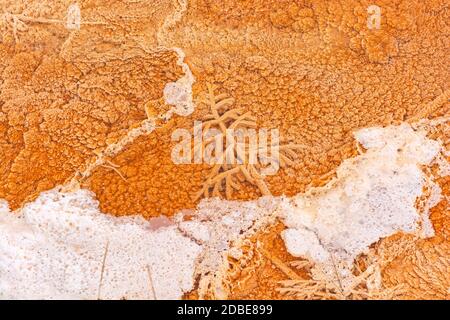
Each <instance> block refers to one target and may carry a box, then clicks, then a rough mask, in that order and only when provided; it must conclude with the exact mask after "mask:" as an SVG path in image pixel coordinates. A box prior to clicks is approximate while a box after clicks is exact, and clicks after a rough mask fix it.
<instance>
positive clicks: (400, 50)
mask: <svg viewBox="0 0 450 320" xmlns="http://www.w3.org/2000/svg"><path fill="white" fill-rule="evenodd" d="M71 4H72V1H66V0H45V1H38V0H33V1H28V0H27V1H25V0H23V1H18V0H11V1H9V0H0V12H2V15H0V198H2V199H5V200H7V201H8V202H9V205H10V207H11V208H12V209H18V208H20V207H21V206H23V205H24V204H25V203H27V202H29V201H33V200H34V199H35V198H36V197H37V196H38V195H39V194H40V193H41V192H43V191H46V190H49V189H52V188H54V187H56V186H58V185H69V184H70V185H71V187H73V186H74V185H75V186H78V187H82V188H86V189H89V190H92V191H93V192H94V193H95V195H96V197H97V199H98V200H99V202H100V209H101V211H102V212H108V213H112V214H114V215H118V216H122V215H132V214H139V215H142V216H144V217H145V218H151V217H158V216H161V215H164V216H173V215H175V214H176V213H177V212H179V211H181V210H185V209H194V208H195V207H196V206H197V204H198V203H199V200H200V199H198V198H197V197H196V195H197V193H198V191H199V190H201V189H202V186H203V185H204V183H205V179H206V177H207V176H208V174H209V173H210V171H211V166H210V165H208V164H205V163H201V164H176V163H174V161H173V159H172V156H171V152H172V150H173V148H174V146H175V145H176V142H174V141H173V139H172V134H173V132H174V131H175V130H177V129H186V130H188V131H193V128H194V121H196V120H201V119H203V118H204V117H205V116H207V115H208V114H209V113H210V108H209V106H208V105H207V104H204V103H201V97H202V95H203V94H205V93H206V92H207V91H208V85H210V84H213V85H214V86H215V88H216V89H215V90H216V91H217V92H218V93H225V94H226V95H227V96H228V97H232V98H233V99H234V101H233V104H232V106H230V108H231V109H232V108H236V109H241V110H242V112H243V113H245V112H250V113H251V114H252V116H254V117H255V120H256V121H255V122H256V129H262V128H266V129H278V130H279V132H280V137H281V140H282V141H283V142H285V143H288V144H289V143H290V144H297V145H302V146H303V147H302V148H299V149H296V150H295V153H296V157H295V161H294V163H292V164H291V165H287V166H285V167H284V168H280V170H279V171H278V172H277V174H275V175H271V176H268V177H267V178H266V179H265V182H266V184H267V188H268V189H269V191H270V194H272V195H274V196H281V195H286V196H294V195H296V194H298V193H300V192H305V191H306V190H308V189H309V188H311V187H315V186H323V185H324V184H325V183H326V182H327V181H329V180H330V178H331V177H332V176H333V174H334V171H335V169H336V168H337V167H338V166H339V165H340V164H341V163H342V161H343V160H345V159H348V158H351V157H354V156H355V155H356V154H357V145H356V143H355V140H354V138H353V135H352V133H353V132H354V131H355V130H357V129H360V128H364V127H371V126H387V125H391V124H398V123H400V122H404V121H410V122H411V121H419V120H421V119H433V118H438V117H446V116H449V115H450V103H449V98H450V93H449V92H450V91H449V90H450V88H449V87H448V80H449V79H450V72H449V68H448V65H449V62H450V61H449V58H448V52H449V49H450V48H449V44H450V43H449V41H448V33H449V25H448V21H449V18H450V9H449V8H448V5H446V4H445V3H444V2H443V1H439V0H427V1H420V0H413V1H410V0H396V1H388V0H385V1H384V0H383V1H382V0H377V1H373V2H371V1H306V0H305V1H303V0H298V1H296V0H273V1H270V0H267V1H237V0H224V1H214V0H178V1H170V0H158V1H153V0H141V1H106V0H86V1H78V5H79V8H80V12H81V23H80V27H79V29H78V28H75V29H71V28H68V27H67V24H66V21H67V20H68V19H69V18H70V17H69V16H68V7H69V6H70V5H71ZM371 5H376V6H378V7H379V8H380V9H381V11H380V12H381V16H380V25H379V26H378V27H377V26H373V25H372V26H370V25H369V24H368V19H369V18H370V17H371V15H373V13H371V12H370V11H368V8H369V7H370V6H371ZM375 18H376V17H375ZM177 48H178V49H179V50H181V51H182V52H183V53H184V57H180V53H179V51H177ZM182 63H185V64H187V66H188V68H189V70H190V72H192V75H193V77H194V79H195V83H194V84H193V86H192V93H193V99H194V104H195V110H194V112H192V113H191V114H189V115H180V114H177V113H176V112H175V113H174V114H172V113H171V112H170V111H169V110H171V108H172V105H171V104H169V103H168V102H167V99H166V98H165V96H164V88H165V87H166V85H167V84H168V83H173V82H176V81H177V80H179V79H181V78H182V77H183V76H185V75H186V70H185V69H183V65H182ZM168 111H169V113H168ZM167 114H170V116H171V117H170V119H169V117H166V116H167ZM148 120H154V121H155V128H154V129H152V130H148V131H147V132H146V133H144V134H139V135H136V136H133V137H132V138H130V139H125V140H124V137H127V135H128V134H129V132H130V131H131V130H133V129H136V128H140V127H142V126H144V123H146V121H148ZM434 135H435V138H436V139H440V141H443V145H444V147H446V148H447V150H448V148H449V144H450V142H449V131H448V123H447V124H444V125H443V126H440V127H439V128H438V129H437V130H436V132H435V133H434ZM115 145H118V147H117V148H116V147H114V148H112V147H111V146H115ZM108 146H109V149H108ZM438 183H439V186H440V188H441V189H442V195H443V200H442V201H441V202H440V203H439V204H438V205H437V206H435V207H434V208H433V209H432V211H431V221H432V223H433V225H434V229H435V233H436V235H435V236H434V237H431V238H428V239H420V240H416V239H411V238H410V237H409V236H407V235H401V234H397V235H394V236H391V237H389V238H386V239H384V240H381V241H380V242H379V243H377V244H374V246H373V249H374V250H375V251H377V254H378V255H379V256H380V257H383V259H385V260H383V261H384V262H382V278H383V284H384V285H385V287H386V288H390V287H394V286H396V285H399V284H402V285H403V286H404V288H402V291H401V293H399V294H398V296H396V297H397V298H418V299H434V298H440V299H449V298H450V293H449V288H450V239H449V237H450V229H449V224H450V219H449V209H448V208H449V203H448V197H449V196H450V190H449V186H450V180H449V178H448V177H443V178H441V179H439V180H438ZM261 195H262V194H261V189H260V188H258V187H257V186H255V184H253V183H250V182H249V181H240V182H239V184H238V187H237V188H235V189H234V190H233V192H232V193H231V195H230V196H229V197H228V198H229V199H231V200H254V199H258V198H259V197H260V196H261ZM222 196H223V197H225V196H224V195H223V194H222ZM283 229H284V226H283V225H282V223H281V222H279V223H278V224H276V225H274V226H271V227H270V228H267V230H266V229H265V230H261V231H260V233H258V234H256V235H253V236H252V238H250V243H252V245H250V248H249V249H248V250H253V251H255V252H258V254H255V255H253V256H254V258H252V259H251V260H250V261H248V262H246V263H245V264H243V265H242V266H241V267H239V270H238V271H235V272H234V273H233V276H232V279H233V282H232V284H231V285H230V287H229V288H228V289H229V294H228V297H230V298H234V299H285V298H295V296H289V295H284V294H283V293H282V292H280V290H278V289H279V286H280V285H279V283H278V282H279V281H282V280H288V279H291V280H292V277H294V278H295V277H296V276H298V277H300V278H305V279H307V278H308V275H307V272H305V270H297V269H295V268H294V267H292V266H291V264H290V263H291V262H292V261H294V260H296V259H297V258H294V257H293V256H291V255H290V254H289V253H288V252H287V251H286V249H285V247H284V243H283V241H282V239H281V237H280V232H281V231H282V230H283ZM257 243H258V244H259V246H260V247H258V246H257ZM261 248H262V249H261ZM391 258H392V259H391ZM291 272H293V273H291ZM197 294H198V293H197V292H196V291H195V290H194V291H193V292H191V293H190V294H187V295H186V297H187V298H196V297H197Z"/></svg>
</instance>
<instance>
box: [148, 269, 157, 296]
mask: <svg viewBox="0 0 450 320" xmlns="http://www.w3.org/2000/svg"><path fill="white" fill-rule="evenodd" d="M146 269H147V274H148V280H149V287H150V289H151V291H152V294H153V298H155V300H158V298H157V297H156V291H155V286H154V285H153V278H152V273H151V268H150V265H147V266H146Z"/></svg>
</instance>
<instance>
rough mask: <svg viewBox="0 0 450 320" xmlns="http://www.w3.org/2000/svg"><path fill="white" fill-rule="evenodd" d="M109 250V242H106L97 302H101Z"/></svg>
mask: <svg viewBox="0 0 450 320" xmlns="http://www.w3.org/2000/svg"><path fill="white" fill-rule="evenodd" d="M108 248H109V240H108V241H107V242H106V246H105V253H104V255H103V262H102V271H101V273H100V281H99V283H98V291H97V300H100V293H101V289H102V282H103V273H104V272H105V263H106V256H107V255H108Z"/></svg>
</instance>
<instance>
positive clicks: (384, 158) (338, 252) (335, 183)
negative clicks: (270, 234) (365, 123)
mask: <svg viewBox="0 0 450 320" xmlns="http://www.w3.org/2000/svg"><path fill="white" fill-rule="evenodd" d="M355 138H356V140H357V141H358V142H359V143H360V144H361V145H362V146H363V147H364V148H365V149H367V150H366V151H364V152H362V154H360V155H359V156H357V157H355V158H352V159H348V160H345V161H344V162H343V163H342V164H341V165H340V166H339V168H338V169H337V172H336V178H334V179H333V180H332V181H330V182H329V183H328V184H327V185H325V186H324V187H322V188H315V189H312V190H309V191H308V192H307V193H305V194H299V195H297V196H296V197H294V198H293V199H290V200H289V201H287V202H286V204H285V210H284V217H283V221H284V223H285V224H286V226H287V227H288V228H287V229H286V230H285V231H283V233H282V236H283V238H284V241H285V243H286V247H287V249H288V251H289V252H290V253H291V254H292V255H294V256H298V257H304V258H308V259H309V260H311V261H312V262H314V263H316V264H317V265H320V266H322V267H325V269H327V266H328V267H330V268H329V269H330V270H329V271H330V273H332V274H334V273H335V272H336V270H334V269H336V268H337V269H338V270H339V272H341V274H340V275H338V277H340V278H342V279H345V278H346V277H350V278H351V275H350V269H351V266H352V264H353V261H354V259H355V258H356V257H357V256H358V255H359V254H361V253H364V252H367V250H368V249H369V246H370V245H371V244H373V243H375V242H377V241H378V240H379V239H381V238H384V237H387V236H390V235H392V234H394V233H397V232H406V233H414V234H417V235H418V236H423V237H429V236H432V235H433V227H432V225H431V222H430V220H429V217H428V209H429V208H431V207H432V206H434V205H436V204H437V203H438V202H439V200H440V188H439V186H438V185H437V184H435V183H434V182H433V180H432V177H429V176H427V175H426V174H425V173H424V172H423V171H422V168H421V166H422V165H424V166H427V165H430V164H432V162H433V161H434V159H436V158H437V157H438V155H439V154H440V151H441V150H442V146H441V144H440V143H439V142H438V141H435V140H431V139H429V138H427V137H426V132H425V131H422V130H420V129H418V130H415V129H413V128H412V127H411V126H410V125H409V124H402V125H400V126H389V127H386V128H381V127H374V128H366V129H362V130H359V131H357V132H356V133H355ZM424 190H429V193H431V195H429V196H428V198H427V199H428V200H425V201H423V202H422V205H421V206H420V208H417V201H418V200H419V199H421V196H423V192H424ZM331 269H333V270H331Z"/></svg>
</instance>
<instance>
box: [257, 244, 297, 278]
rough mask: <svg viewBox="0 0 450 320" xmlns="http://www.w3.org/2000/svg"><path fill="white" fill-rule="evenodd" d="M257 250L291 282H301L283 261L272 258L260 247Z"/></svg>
mask: <svg viewBox="0 0 450 320" xmlns="http://www.w3.org/2000/svg"><path fill="white" fill-rule="evenodd" d="M258 250H259V251H260V252H261V253H262V254H263V256H264V257H266V258H267V259H268V260H269V261H270V262H271V263H272V264H273V265H274V266H275V267H277V268H278V269H279V270H280V271H281V272H283V273H284V274H285V275H286V276H288V278H289V279H291V280H303V279H302V277H300V276H299V275H298V274H297V273H296V272H294V271H293V270H292V269H291V268H289V267H288V266H287V265H286V264H285V263H284V262H283V261H281V260H280V259H278V258H277V257H274V256H272V255H271V254H270V253H269V252H268V251H267V250H265V249H264V248H262V247H260V246H259V247H258Z"/></svg>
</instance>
